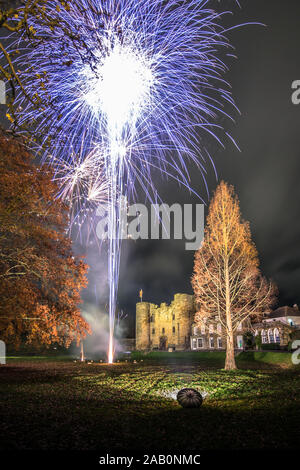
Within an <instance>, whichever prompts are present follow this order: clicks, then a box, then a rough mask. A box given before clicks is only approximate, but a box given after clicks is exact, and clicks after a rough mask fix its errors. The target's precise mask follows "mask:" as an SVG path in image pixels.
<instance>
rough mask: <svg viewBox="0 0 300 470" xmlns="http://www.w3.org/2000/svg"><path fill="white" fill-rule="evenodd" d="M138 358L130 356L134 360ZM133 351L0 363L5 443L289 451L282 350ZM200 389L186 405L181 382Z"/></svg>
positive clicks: (294, 420)
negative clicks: (116, 358)
mask: <svg viewBox="0 0 300 470" xmlns="http://www.w3.org/2000/svg"><path fill="white" fill-rule="evenodd" d="M133 361H136V362H133ZM237 362H238V365H239V367H240V370H238V371H232V372H227V371H224V370H222V369H221V367H223V365H224V354H223V353H222V352H220V353H219V352H216V353H205V352H203V353H169V354H168V353H165V354H164V353H151V354H147V355H141V354H139V353H134V354H133V356H132V360H131V361H128V362H120V363H117V364H115V365H112V366H108V365H106V364H101V363H96V362H95V363H92V364H81V363H79V362H76V363H75V362H73V361H71V360H70V359H69V360H68V358H65V357H59V358H56V359H55V358H51V360H49V358H47V357H35V358H26V357H22V358H21V357H19V358H18V357H14V358H9V360H8V364H7V365H6V366H3V365H2V366H0V394H1V401H0V416H1V440H0V449H1V450H14V449H20V450H22V449H24V450H25V449H44V450H59V449H62V450H66V449H72V450H77V449H78V450H87V449H91V450H92V449H93V450H97V449H101V448H102V449H109V450H110V451H112V450H118V449H126V450H127V451H130V450H132V451H136V450H139V449H140V450H147V451H150V450H153V451H157V450H173V451H178V450H185V451H186V450H189V451H199V450H202V449H274V448H281V449H293V448H297V447H298V446H299V443H300V439H299V427H300V425H299V423H300V392H299V391H300V374H299V371H300V369H299V367H295V366H292V365H291V356H290V354H288V353H273V352H262V353H260V352H255V353H242V354H240V355H239V356H238V357H237ZM183 387H193V388H196V389H198V390H199V391H201V392H202V393H203V395H204V396H205V399H204V403H203V405H202V407H201V408H200V409H197V410H188V409H182V408H181V407H180V406H179V405H178V403H177V401H176V400H175V399H174V397H176V393H177V391H178V390H179V389H181V388H183Z"/></svg>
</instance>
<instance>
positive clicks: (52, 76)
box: [13, 0, 233, 362]
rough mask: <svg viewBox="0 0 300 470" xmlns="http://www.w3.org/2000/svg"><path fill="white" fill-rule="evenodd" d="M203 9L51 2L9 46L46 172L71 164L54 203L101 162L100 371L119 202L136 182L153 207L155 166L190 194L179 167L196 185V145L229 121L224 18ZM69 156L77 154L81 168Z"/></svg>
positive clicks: (159, 2)
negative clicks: (104, 238)
mask: <svg viewBox="0 0 300 470" xmlns="http://www.w3.org/2000/svg"><path fill="white" fill-rule="evenodd" d="M209 3H210V2H209V1H207V0H182V1H178V0H169V1H165V0H143V1H137V0H106V1H104V0H103V1H100V0H75V1H72V2H70V3H68V2H67V4H66V6H65V8H64V7H62V5H61V2H59V1H54V0H53V1H48V2H47V4H46V5H45V15H46V16H47V22H45V21H44V22H43V14H41V17H40V18H39V17H38V16H37V17H36V18H33V19H32V20H30V19H29V20H28V22H29V27H30V31H32V38H31V39H30V40H29V41H28V39H27V37H25V36H24V37H23V38H21V42H20V43H18V44H14V46H13V49H15V50H16V49H17V48H18V49H20V51H21V54H20V57H19V59H18V60H17V61H16V64H24V62H26V64H28V67H27V68H26V69H25V70H24V65H23V66H21V65H20V80H21V81H22V83H23V87H24V89H25V91H26V93H27V95H29V96H35V98H36V97H40V102H41V105H40V106H36V104H35V103H33V102H32V101H30V100H28V98H27V96H26V94H24V90H22V89H21V88H20V87H19V88H18V90H17V99H16V105H17V106H16V117H17V119H18V122H19V124H20V125H21V126H27V127H28V126H29V127H30V126H32V125H34V128H35V129H36V132H40V133H41V134H43V135H44V142H43V143H44V144H47V143H48V141H49V138H52V148H51V158H50V159H51V160H52V162H53V164H54V166H56V165H57V161H60V162H63V164H64V165H65V168H68V165H69V166H70V167H71V168H70V172H69V175H68V174H66V175H65V176H64V178H63V186H62V192H63V194H65V195H66V196H67V197H71V199H72V197H73V195H74V188H79V186H78V185H77V183H78V179H80V180H82V173H81V172H83V173H84V177H83V180H84V181H85V182H86V177H88V178H89V177H90V178H91V180H92V183H94V184H95V185H96V186H97V170H96V171H95V168H94V163H93V164H92V167H90V165H89V163H90V162H91V155H93V153H92V154H91V152H94V149H95V148H101V149H104V151H103V152H102V156H103V159H102V161H101V162H100V160H99V165H102V164H103V166H104V173H105V178H106V182H107V200H108V214H109V227H108V232H109V233H108V235H109V248H108V250H109V255H108V271H109V283H110V306H109V315H110V344H109V362H112V361H113V330H114V317H115V307H116V298H117V288H118V278H119V261H120V249H121V246H120V241H119V238H118V232H119V230H120V221H119V213H120V207H119V200H120V195H127V196H128V197H130V196H134V194H135V191H136V187H137V185H140V186H141V187H142V189H143V190H144V191H145V193H146V195H147V196H148V197H149V198H156V197H157V192H156V188H155V186H154V183H153V180H152V177H151V175H152V171H153V170H156V169H159V170H160V171H161V172H162V173H164V174H165V175H168V176H170V177H171V178H174V179H175V180H177V181H179V182H180V183H182V184H183V185H185V186H186V187H188V188H190V184H189V175H188V171H187V162H188V161H193V162H195V163H196V165H197V167H198V169H199V170H200V172H201V173H202V175H203V177H204V176H205V162H206V160H207V159H210V156H209V153H208V152H207V150H206V149H205V145H204V142H205V139H206V138H207V137H209V136H212V137H214V138H216V139H217V141H219V142H220V132H222V128H221V126H220V125H218V123H217V119H218V117H220V116H225V117H228V115H227V114H226V104H228V103H229V104H230V105H233V99H232V96H231V93H230V91H229V87H228V86H227V84H226V82H225V81H224V79H223V74H224V72H226V65H225V64H224V62H223V61H222V60H221V59H220V56H219V50H220V48H222V47H229V44H228V40H227V39H226V37H225V36H224V33H225V31H224V29H223V27H222V25H221V15H220V14H217V13H216V12H215V11H213V10H212V9H210V8H209ZM51 15H52V18H53V21H52V22H51V21H49V17H51ZM30 22H31V23H30ZM49 24H50V27H49ZM27 30H28V29H27ZM22 41H23V42H22ZM24 41H25V42H26V41H27V44H25V48H24ZM35 102H36V100H35ZM45 102H47V103H49V105H47V106H43V103H45ZM225 134H226V133H225ZM200 141H201V145H200ZM53 146H54V148H53ZM70 148H72V152H75V154H76V153H80V152H81V155H83V160H81V161H80V164H79V166H78V162H74V157H73V156H72V152H71V151H70ZM45 154H46V156H45V158H49V155H48V154H47V151H45ZM92 161H93V162H95V159H94V157H93V158H92ZM95 165H96V166H97V163H95ZM58 173H59V172H58ZM95 175H96V180H94V178H95ZM99 177H100V173H99ZM101 178H102V176H101ZM85 184H87V187H89V183H85ZM76 191H77V189H76ZM78 191H79V194H81V190H80V189H78ZM96 192H97V191H96ZM83 193H84V194H86V186H84V188H83ZM76 197H77V196H76ZM78 197H80V196H78ZM96 200H97V198H96Z"/></svg>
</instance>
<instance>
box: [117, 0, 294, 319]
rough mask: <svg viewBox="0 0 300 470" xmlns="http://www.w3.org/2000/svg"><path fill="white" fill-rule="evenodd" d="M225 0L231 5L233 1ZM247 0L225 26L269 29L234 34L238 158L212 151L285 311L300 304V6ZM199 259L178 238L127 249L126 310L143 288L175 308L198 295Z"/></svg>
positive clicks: (169, 197) (166, 187)
mask: <svg viewBox="0 0 300 470" xmlns="http://www.w3.org/2000/svg"><path fill="white" fill-rule="evenodd" d="M220 3H221V4H222V3H223V5H225V6H226V7H227V6H228V8H229V7H231V8H232V5H234V2H232V1H223V2H219V4H220ZM240 3H241V6H242V9H241V10H240V9H239V8H238V7H237V6H236V7H235V6H234V7H233V11H234V16H233V17H232V16H230V17H229V18H228V20H227V21H228V24H242V23H245V22H249V21H251V22H253V21H254V22H260V23H263V24H265V25H266V27H262V26H245V27H241V28H239V29H237V30H234V31H233V32H231V33H230V34H229V37H230V40H231V42H232V44H233V45H234V46H235V48H236V55H237V56H238V60H233V61H229V64H231V70H230V72H229V73H228V76H227V79H228V81H229V82H230V83H231V84H232V89H233V90H232V91H233V95H234V97H235V99H236V103H237V106H238V108H239V109H240V112H241V115H238V114H237V113H235V112H233V113H232V115H233V117H234V118H235V121H236V122H235V124H234V125H232V126H230V127H229V131H230V132H231V134H232V135H233V137H234V138H235V140H236V141H237V143H238V145H239V147H240V149H241V153H240V152H238V151H237V150H236V149H235V147H234V146H233V145H231V144H230V142H227V146H226V149H225V150H223V149H219V148H218V147H217V146H214V145H213V144H211V147H210V152H211V153H212V155H213V158H214V162H215V164H216V167H217V171H218V179H219V181H220V180H221V179H224V180H225V181H227V182H228V183H231V184H233V185H234V187H235V189H236V192H237V194H238V197H239V199H240V204H241V211H242V215H243V217H244V219H246V220H248V221H249V222H250V225H251V231H252V235H253V240H254V241H255V243H256V246H257V248H258V251H259V256H260V261H261V269H262V272H263V274H264V275H265V276H267V277H269V278H272V279H273V280H274V281H275V282H276V283H277V285H278V287H279V292H280V298H279V305H285V304H291V305H292V304H294V303H299V304H300V289H299V284H300V246H299V240H300V217H299V216H300V208H299V201H300V185H299V184H298V180H299V169H300V159H299V157H300V148H299V147H300V146H299V144H300V132H299V122H300V105H299V106H296V105H293V104H292V101H291V94H292V90H291V84H292V82H293V81H294V80H297V79H299V80H300V63H299V50H298V47H299V42H300V28H299V18H300V2H299V1H298V0H287V1H285V2H282V1H281V0H266V1H262V0H248V1H247V0H245V1H242V2H240ZM216 5H218V2H216ZM225 124H226V125H227V126H228V122H227V123H224V125H225ZM227 128H228V127H227ZM208 145H209V144H208ZM207 170H208V174H207V182H208V187H209V191H210V193H211V195H212V194H213V192H214V190H215V188H216V186H217V184H218V183H217V181H216V178H215V175H214V171H213V168H212V167H211V166H210V165H209V164H208V165H207ZM192 181H193V187H194V188H195V189H196V190H197V191H199V193H200V194H201V195H202V196H203V197H204V199H205V200H206V202H207V203H209V200H208V198H207V196H206V192H205V188H204V185H203V183H202V182H201V177H200V175H198V176H196V175H195V174H194V173H193V180H192ZM157 184H158V186H159V187H160V191H161V193H162V194H163V200H164V201H165V202H167V203H169V204H171V203H173V202H180V203H187V202H191V201H192V202H193V203H197V200H196V199H195V198H190V195H189V194H187V193H186V191H185V190H180V189H179V188H178V187H177V185H175V184H172V183H166V182H163V183H162V184H160V183H159V180H158V179H157ZM206 212H207V209H206ZM193 257H194V253H193V252H191V251H185V249H184V243H183V242H179V241H164V240H161V241H157V242H156V241H137V242H135V243H133V242H129V243H127V250H126V253H125V256H124V257H123V259H122V266H121V276H120V290H119V303H120V305H121V306H123V307H125V309H126V310H128V312H134V305H135V302H136V301H137V299H138V297H137V294H138V288H140V287H141V288H143V289H144V299H145V300H147V301H153V302H157V303H160V302H163V301H167V302H169V301H170V300H172V297H173V294H174V293H176V292H186V293H192V289H191V286H190V276H191V274H192V270H193Z"/></svg>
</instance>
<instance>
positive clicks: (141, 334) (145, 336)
mask: <svg viewBox="0 0 300 470" xmlns="http://www.w3.org/2000/svg"><path fill="white" fill-rule="evenodd" d="M194 314H195V307H194V297H193V296H192V295H188V294H176V295H175V296H174V300H173V301H172V302H171V304H170V305H167V304H166V303H162V304H161V305H160V306H158V305H155V304H149V303H146V302H140V303H138V304H137V309H136V348H137V349H165V350H167V349H168V348H173V349H176V350H184V349H188V348H189V346H190V334H191V324H192V323H193V319H194V318H193V317H194Z"/></svg>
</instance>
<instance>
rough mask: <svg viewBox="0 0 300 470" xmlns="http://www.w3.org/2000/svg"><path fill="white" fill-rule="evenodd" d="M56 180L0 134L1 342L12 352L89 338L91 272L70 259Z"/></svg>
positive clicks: (65, 216) (78, 260) (12, 140)
mask: <svg viewBox="0 0 300 470" xmlns="http://www.w3.org/2000/svg"><path fill="white" fill-rule="evenodd" d="M52 176H53V175H52V173H51V171H50V170H49V168H47V167H38V166H36V165H35V163H34V159H33V157H32V155H31V154H30V153H29V152H28V151H27V150H26V147H25V145H24V142H23V141H22V140H21V139H16V138H13V137H12V136H11V135H10V134H8V133H5V132H3V131H2V132H0V187H1V192H0V299H1V301H0V335H1V339H4V340H6V341H8V342H13V343H14V344H15V345H16V344H19V343H20V342H21V341H22V340H25V341H27V342H29V343H35V344H46V345H49V344H51V343H53V342H57V343H59V344H66V345H69V344H70V342H71V341H73V340H77V342H79V340H80V338H81V337H84V336H85V335H86V333H87V332H89V326H88V324H87V323H86V322H85V320H84V319H83V318H82V316H81V313H80V310H79V304H80V301H81V299H80V290H81V289H82V288H83V287H85V286H86V283H87V280H86V271H87V266H86V265H85V264H84V262H83V261H82V259H81V258H79V257H75V256H73V253H72V246H71V240H70V239H69V238H68V237H67V235H66V231H67V224H68V210H67V209H68V208H67V207H66V206H65V205H64V204H63V203H62V202H61V201H60V200H59V199H58V198H57V197H56V195H57V191H58V188H57V187H56V184H55V183H53V181H52Z"/></svg>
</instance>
